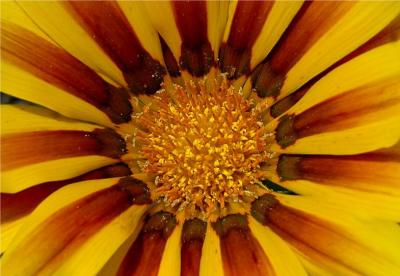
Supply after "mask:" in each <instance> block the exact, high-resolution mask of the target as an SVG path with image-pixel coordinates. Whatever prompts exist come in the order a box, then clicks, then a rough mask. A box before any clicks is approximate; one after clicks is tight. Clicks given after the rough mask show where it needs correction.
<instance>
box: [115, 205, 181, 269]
mask: <svg viewBox="0 0 400 276" xmlns="http://www.w3.org/2000/svg"><path fill="white" fill-rule="evenodd" d="M176 223H177V221H176V218H175V217H174V215H173V214H171V213H167V212H158V213H155V214H153V215H151V216H148V217H147V218H146V220H145V223H144V226H143V228H142V231H141V232H140V234H139V236H138V237H137V238H136V240H135V242H134V243H133V245H132V246H131V248H130V249H129V251H128V253H127V254H126V256H125V258H124V260H123V261H122V264H121V266H120V267H119V270H118V275H121V276H122V275H138V276H141V275H148V276H156V275H157V273H158V269H159V267H160V262H161V258H162V255H163V251H164V247H165V244H166V242H167V239H168V237H169V236H170V235H171V234H172V231H173V230H174V228H175V225H176Z"/></svg>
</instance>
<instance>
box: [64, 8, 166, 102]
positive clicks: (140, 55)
mask: <svg viewBox="0 0 400 276" xmlns="http://www.w3.org/2000/svg"><path fill="white" fill-rule="evenodd" d="M66 6H67V7H68V8H70V10H71V13H72V14H74V15H75V16H76V17H77V20H78V22H79V23H80V24H81V25H82V26H83V27H84V28H85V30H86V31H87V32H88V33H89V34H90V35H91V36H92V37H93V39H95V40H96V41H97V43H98V44H99V45H100V46H101V47H102V48H103V50H104V51H105V52H106V53H107V54H108V56H109V57H110V58H111V59H112V60H113V61H114V62H115V64H116V65H117V66H118V67H119V68H120V69H121V71H122V72H123V74H124V77H125V80H126V82H127V83H128V86H129V88H130V89H131V91H132V92H133V93H135V94H137V93H149V94H152V93H154V92H156V91H157V90H159V89H160V84H161V82H162V81H163V76H164V74H165V69H164V67H163V66H162V65H161V64H160V63H159V62H158V61H157V60H154V59H153V58H152V57H151V56H150V55H149V53H148V52H147V51H146V50H145V49H144V48H143V46H142V45H141V43H140V41H139V39H138V38H137V36H136V34H135V32H134V30H133V29H132V27H131V25H130V23H129V22H128V20H127V18H126V17H125V15H124V14H123V12H122V11H121V9H120V7H119V6H118V4H117V3H116V2H112V1H103V2H102V3H101V4H99V3H97V2H92V1H70V2H68V3H66Z"/></svg>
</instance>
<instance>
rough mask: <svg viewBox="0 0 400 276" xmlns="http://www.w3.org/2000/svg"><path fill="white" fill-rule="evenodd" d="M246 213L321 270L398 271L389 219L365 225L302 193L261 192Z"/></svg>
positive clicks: (396, 232)
mask: <svg viewBox="0 0 400 276" xmlns="http://www.w3.org/2000/svg"><path fill="white" fill-rule="evenodd" d="M316 206H318V208H316ZM349 207H350V206H349ZM252 214H253V216H254V217H255V218H256V219H257V220H258V221H259V222H260V223H261V224H264V225H265V226H268V227H269V228H270V229H271V230H273V231H274V232H275V233H277V234H278V235H279V236H281V237H282V238H283V239H284V240H286V241H287V242H288V243H289V244H290V245H291V246H292V247H293V248H294V249H295V250H296V251H298V252H299V253H300V254H301V255H303V256H304V257H305V258H306V259H307V260H308V261H309V262H311V263H312V264H314V265H315V266H317V267H320V268H321V269H322V270H324V271H326V272H327V273H331V274H346V275H349V274H350V275H352V274H367V275H369V274H372V275H396V274H398V273H399V271H400V266H399V265H398V264H399V263H400V262H399V258H400V255H399V253H398V250H397V247H396V244H398V242H399V239H400V229H398V226H397V225H396V224H394V223H391V224H388V223H382V222H372V221H368V222H367V223H366V222H363V221H361V220H358V219H356V218H355V217H354V216H353V215H352V214H351V212H350V211H349V210H347V211H343V210H342V209H341V208H336V207H335V206H334V205H331V206H329V205H328V204H324V203H323V202H321V201H317V202H316V201H314V200H313V199H312V198H310V197H305V196H300V197H299V196H284V195H279V196H277V197H274V196H272V195H264V196H262V197H260V198H259V199H257V200H256V201H255V202H254V203H253V205H252ZM337 214H340V216H338V215H337ZM388 237H390V238H388Z"/></svg>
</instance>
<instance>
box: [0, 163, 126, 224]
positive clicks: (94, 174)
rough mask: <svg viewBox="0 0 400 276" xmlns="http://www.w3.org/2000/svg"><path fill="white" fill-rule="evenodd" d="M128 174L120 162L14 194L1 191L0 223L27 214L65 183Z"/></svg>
mask: <svg viewBox="0 0 400 276" xmlns="http://www.w3.org/2000/svg"><path fill="white" fill-rule="evenodd" d="M130 174H131V171H130V169H129V167H128V166H126V165H125V164H122V163H121V164H117V165H111V166H106V167H103V168H100V169H97V170H93V171H91V172H88V173H85V174H83V175H80V176H77V177H74V178H71V179H67V180H62V181H51V182H46V183H42V184H39V185H36V186H33V187H31V188H28V189H26V190H23V191H21V192H18V193H15V194H7V193H1V194H0V202H1V223H5V222H10V221H13V220H16V219H18V218H20V217H23V216H26V215H28V214H29V213H30V212H32V211H33V210H34V209H35V208H36V206H38V205H39V204H40V203H41V202H42V201H43V200H44V199H45V198H46V197H48V196H49V195H50V194H52V193H53V192H55V191H56V190H58V189H60V188H61V187H64V186H65V185H68V184H71V183H75V182H79V181H85V180H91V179H102V178H109V177H121V176H128V175H130Z"/></svg>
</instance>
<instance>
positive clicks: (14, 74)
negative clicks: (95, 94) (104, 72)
mask: <svg viewBox="0 0 400 276" xmlns="http://www.w3.org/2000/svg"><path fill="white" fill-rule="evenodd" d="M1 75H2V89H3V91H4V92H6V93H7V94H9V95H12V96H14V97H17V98H20V99H23V100H27V101H30V102H33V103H37V104H40V105H42V106H46V107H48V108H50V109H52V110H54V111H57V112H59V113H61V114H63V115H64V116H67V117H70V118H77V119H85V120H87V121H92V122H96V123H98V124H101V125H108V126H111V125H112V122H111V121H110V119H109V118H108V117H107V116H106V114H104V113H103V112H101V111H100V110H98V109H96V108H95V107H94V106H93V105H91V104H89V103H87V102H85V101H83V100H81V99H79V98H77V97H75V96H73V95H72V94H69V93H67V92H65V91H63V90H62V89H60V88H57V87H55V86H52V85H50V84H49V83H47V82H45V81H43V80H41V79H39V78H37V77H36V76H34V75H32V74H30V73H28V72H26V71H23V70H21V69H20V68H18V67H17V66H15V65H13V64H10V63H7V62H6V61H5V60H4V59H2V71H1ZM49 95H53V96H52V97H49ZM66 103H68V104H66Z"/></svg>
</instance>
